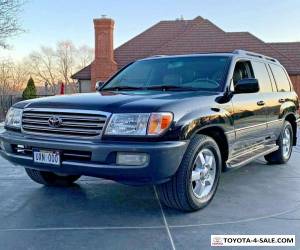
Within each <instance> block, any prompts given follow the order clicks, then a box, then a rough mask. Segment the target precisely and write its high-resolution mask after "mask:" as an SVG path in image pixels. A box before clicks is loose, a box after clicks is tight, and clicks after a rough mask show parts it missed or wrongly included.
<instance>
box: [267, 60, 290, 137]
mask: <svg viewBox="0 0 300 250" xmlns="http://www.w3.org/2000/svg"><path fill="white" fill-rule="evenodd" d="M268 67H269V71H270V74H271V76H272V77H271V78H272V81H273V82H274V85H275V88H276V91H274V93H273V95H272V96H271V97H270V99H271V100H272V105H271V108H270V111H269V116H268V123H267V124H268V130H269V131H270V132H271V133H272V136H273V137H274V138H278V136H279V134H280V132H281V128H282V125H283V118H284V113H283V111H284V110H286V111H287V110H289V109H290V111H291V112H295V104H294V102H293V99H294V95H293V94H292V93H291V91H292V84H291V82H290V81H289V78H288V76H287V73H286V71H285V70H284V69H283V68H282V67H281V66H279V65H277V64H273V63H269V65H268Z"/></svg>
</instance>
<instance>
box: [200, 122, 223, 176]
mask: <svg viewBox="0 0 300 250" xmlns="http://www.w3.org/2000/svg"><path fill="white" fill-rule="evenodd" d="M196 134H202V135H207V136H210V137H212V138H213V139H214V140H215V142H216V143H217V144H218V147H219V149H220V152H221V157H222V170H223V171H225V170H226V161H227V159H228V157H229V144H228V139H227V137H226V134H225V132H224V130H223V129H222V128H221V127H219V126H209V127H204V128H201V129H199V130H198V131H197V132H196Z"/></svg>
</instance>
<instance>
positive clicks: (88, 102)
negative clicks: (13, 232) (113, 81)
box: [14, 91, 218, 113]
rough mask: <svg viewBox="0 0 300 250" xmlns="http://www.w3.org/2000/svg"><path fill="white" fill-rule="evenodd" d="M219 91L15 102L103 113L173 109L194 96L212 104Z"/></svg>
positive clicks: (76, 96)
mask: <svg viewBox="0 0 300 250" xmlns="http://www.w3.org/2000/svg"><path fill="white" fill-rule="evenodd" d="M217 95H218V93H215V92H214V93H212V92H201V91H192V92H191V91H188V92H174V91H172V92H171V91H170V92H159V91H139V92H138V91H137V92H132V91H131V92H96V93H88V94H74V95H62V96H53V97H46V98H38V99H34V100H29V101H23V102H20V103H18V104H16V105H14V106H15V107H19V108H58V109H83V110H99V111H105V112H111V113H113V112H155V111H166V110H169V111H172V106H174V107H175V106H176V107H177V106H178V105H181V104H182V105H183V106H186V107H187V106H189V104H190V105H195V104H192V103H193V102H194V101H195V98H196V99H198V98H201V99H203V100H201V101H199V100H198V101H197V103H198V105H200V104H204V103H207V102H208V103H211V101H212V99H213V100H214V99H215V97H216V96H217Z"/></svg>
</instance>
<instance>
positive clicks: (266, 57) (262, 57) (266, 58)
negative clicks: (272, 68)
mask: <svg viewBox="0 0 300 250" xmlns="http://www.w3.org/2000/svg"><path fill="white" fill-rule="evenodd" d="M233 53H234V54H239V55H245V56H253V57H257V58H261V59H265V60H269V61H271V62H276V63H279V62H278V60H277V59H275V58H272V57H269V56H265V55H262V54H258V53H255V52H251V51H247V50H242V49H236V50H234V51H233Z"/></svg>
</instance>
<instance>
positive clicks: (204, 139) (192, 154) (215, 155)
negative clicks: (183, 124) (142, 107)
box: [157, 135, 222, 211]
mask: <svg viewBox="0 0 300 250" xmlns="http://www.w3.org/2000/svg"><path fill="white" fill-rule="evenodd" d="M221 167H222V159H221V153H220V150H219V147H218V145H217V143H216V142H215V141H214V139H212V138H211V137H209V136H206V135H196V136H195V137H194V138H193V139H192V140H191V142H190V145H189V147H188V149H187V150H186V153H185V155H184V157H183V159H182V162H181V164H180V166H179V169H178V171H177V173H176V174H175V176H173V177H172V179H171V180H170V181H168V182H166V183H163V184H160V185H158V186H157V190H158V193H159V198H160V200H161V201H162V202H163V203H164V204H165V205H166V206H168V207H172V208H176V209H179V210H183V211H195V210H198V209H201V208H203V207H205V206H207V205H208V204H209V202H210V201H211V200H212V198H213V197H214V195H215V193H216V190H217V186H218V183H219V179H220V174H221Z"/></svg>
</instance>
